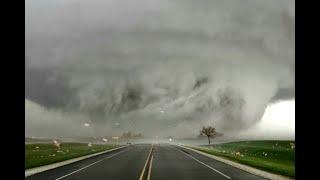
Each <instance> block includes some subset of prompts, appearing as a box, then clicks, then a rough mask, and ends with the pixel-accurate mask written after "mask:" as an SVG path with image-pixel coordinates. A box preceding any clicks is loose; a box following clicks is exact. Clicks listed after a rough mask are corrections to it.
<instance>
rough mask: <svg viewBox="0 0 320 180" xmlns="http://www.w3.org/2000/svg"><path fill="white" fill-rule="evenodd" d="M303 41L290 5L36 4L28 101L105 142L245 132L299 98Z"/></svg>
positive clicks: (29, 23)
mask: <svg viewBox="0 0 320 180" xmlns="http://www.w3.org/2000/svg"><path fill="white" fill-rule="evenodd" d="M294 35H295V32H294V2H293V1H291V0H289V1H260V0H255V1H252V0H250V1H235V0H227V1H200V2H198V1H197V2H195V1H180V0H175V1H156V0H151V1H150V0H143V1H141V2H139V3H137V2H133V1H127V0H123V1H113V0H109V1H102V0H101V1H99V0H94V1H85V0H69V1H61V0H59V1H52V0H47V1H37V0H31V1H27V6H26V56H27V58H28V59H29V60H28V64H29V66H30V67H29V69H28V68H27V70H26V73H27V74H28V75H26V76H27V79H26V99H29V100H31V101H32V103H34V102H36V103H38V106H32V107H34V108H40V107H41V106H44V107H48V108H49V109H48V110H47V111H48V112H50V110H52V109H54V110H57V111H60V110H63V111H70V112H72V113H76V114H78V113H79V114H81V115H82V116H83V117H86V118H87V119H88V120H90V121H92V122H94V123H96V124H97V127H98V128H97V129H98V130H97V131H99V132H105V131H108V132H117V131H124V130H132V131H142V132H143V133H146V134H158V135H160V134H163V135H165V134H168V133H170V134H174V135H181V136H184V135H186V136H188V135H195V134H197V133H198V129H197V128H200V127H201V126H202V125H206V124H212V123H214V125H215V126H217V128H218V129H221V130H222V131H224V132H229V131H235V130H241V129H245V128H248V127H250V126H252V125H254V124H256V123H257V122H258V121H259V120H260V118H261V116H262V114H263V112H264V109H265V107H266V106H267V104H268V103H269V102H270V101H274V100H277V99H282V98H286V99H287V98H294V93H292V92H294V65H295V63H294ZM48 82H51V83H48ZM287 92H288V93H287ZM29 100H27V101H29ZM32 103H29V104H32ZM66 106H67V107H68V108H66ZM47 111H46V112H47ZM34 115H36V114H34ZM61 116H66V117H65V118H66V119H68V117H69V115H65V114H64V115H61ZM72 117H74V116H72ZM52 119H54V118H52ZM71 119H73V118H71ZM59 122H60V121H59ZM61 122H63V121H61ZM74 122H75V123H76V122H77V121H76V120H75V121H74ZM115 123H119V124H120V125H119V128H118V129H115V128H114V124H115ZM117 127H118V126H117ZM31 129H32V128H31Z"/></svg>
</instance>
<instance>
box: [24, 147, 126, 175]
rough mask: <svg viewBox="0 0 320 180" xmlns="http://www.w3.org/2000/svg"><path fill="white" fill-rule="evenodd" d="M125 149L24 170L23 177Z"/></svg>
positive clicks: (110, 150)
mask: <svg viewBox="0 0 320 180" xmlns="http://www.w3.org/2000/svg"><path fill="white" fill-rule="evenodd" d="M125 147H128V145H126V146H121V147H118V148H114V149H109V150H106V151H102V152H98V153H94V154H89V155H86V156H81V157H77V158H73V159H69V160H65V161H61V162H57V163H53V164H48V165H44V166H40V167H35V168H31V169H27V170H25V172H24V175H25V177H28V176H31V175H34V174H38V173H41V172H43V171H47V170H51V169H55V168H58V167H61V166H64V165H68V164H71V163H74V162H77V161H81V160H84V159H88V158H91V157H94V156H98V155H100V154H104V153H108V152H112V151H115V150H119V149H122V148H125Z"/></svg>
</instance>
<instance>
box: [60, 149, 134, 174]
mask: <svg viewBox="0 0 320 180" xmlns="http://www.w3.org/2000/svg"><path fill="white" fill-rule="evenodd" d="M129 150H130V149H128V150H124V151H120V152H118V153H115V154H113V155H111V156H107V157H105V158H103V159H100V160H98V161H96V162H94V163H91V164H89V165H87V166H84V167H82V168H80V169H77V170H75V171H72V172H71V173H68V174H66V175H64V176H61V177H59V178H56V179H55V180H60V179H63V178H65V177H67V176H70V175H72V174H74V173H77V172H79V171H81V170H83V169H86V168H88V167H90V166H93V165H95V164H97V163H99V162H101V161H103V160H106V159H110V158H112V157H114V156H116V155H119V154H121V153H124V152H127V151H129Z"/></svg>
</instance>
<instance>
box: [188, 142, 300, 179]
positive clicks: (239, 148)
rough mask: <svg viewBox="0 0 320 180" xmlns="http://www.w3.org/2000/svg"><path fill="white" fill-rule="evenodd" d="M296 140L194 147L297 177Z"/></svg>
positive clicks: (242, 162)
mask: <svg viewBox="0 0 320 180" xmlns="http://www.w3.org/2000/svg"><path fill="white" fill-rule="evenodd" d="M293 144H294V141H274V140H268V141H240V142H231V143H224V144H217V145H206V146H198V147H192V148H194V149H197V150H200V151H202V152H205V153H208V154H212V155H216V156H220V157H223V158H226V159H229V160H232V161H236V162H238V163H241V164H245V165H248V166H252V167H255V168H257V169H261V170H265V171H268V172H272V173H275V174H280V175H284V176H289V177H295V155H294V154H295V152H294V148H293V147H292V145H293Z"/></svg>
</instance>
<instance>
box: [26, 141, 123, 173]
mask: <svg viewBox="0 0 320 180" xmlns="http://www.w3.org/2000/svg"><path fill="white" fill-rule="evenodd" d="M116 147H119V146H118V145H111V144H92V146H88V144H84V143H63V144H61V147H60V149H58V148H57V147H55V146H53V145H52V144H49V143H48V144H45V143H38V144H25V169H30V168H34V167H38V166H43V165H48V164H52V163H56V162H60V161H65V160H68V159H72V158H77V157H81V156H85V155H89V154H93V153H97V152H101V151H106V150H109V149H113V148H116Z"/></svg>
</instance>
